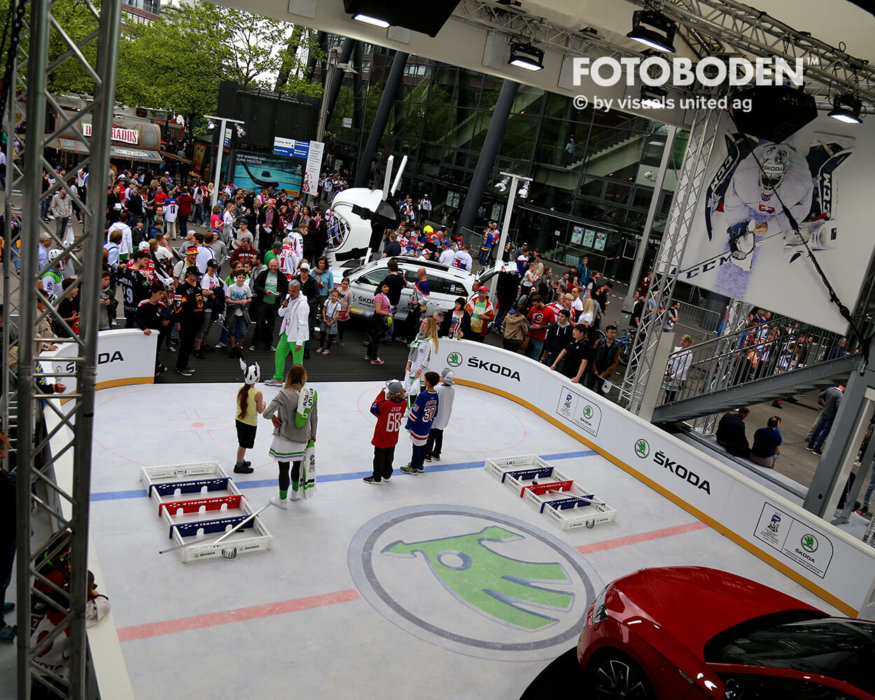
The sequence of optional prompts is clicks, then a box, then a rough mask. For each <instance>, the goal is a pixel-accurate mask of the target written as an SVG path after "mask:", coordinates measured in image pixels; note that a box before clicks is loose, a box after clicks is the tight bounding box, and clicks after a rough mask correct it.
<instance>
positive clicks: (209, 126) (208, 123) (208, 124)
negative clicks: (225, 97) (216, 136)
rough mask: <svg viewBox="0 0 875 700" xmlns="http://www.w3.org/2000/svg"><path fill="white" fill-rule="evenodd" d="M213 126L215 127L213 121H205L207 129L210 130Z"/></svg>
mask: <svg viewBox="0 0 875 700" xmlns="http://www.w3.org/2000/svg"><path fill="white" fill-rule="evenodd" d="M215 128H216V125H215V123H213V122H212V121H207V131H212V130H213V129H215Z"/></svg>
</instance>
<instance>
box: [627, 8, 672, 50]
mask: <svg viewBox="0 0 875 700" xmlns="http://www.w3.org/2000/svg"><path fill="white" fill-rule="evenodd" d="M677 30H678V26H677V24H675V23H674V22H673V21H672V20H670V19H669V18H668V17H666V16H665V15H664V14H662V13H661V12H656V11H654V10H636V11H635V12H633V13H632V31H631V32H629V33H628V34H627V35H626V36H627V37H628V38H629V39H635V41H639V42H641V43H642V44H645V45H646V46H649V47H650V48H652V49H656V50H657V51H664V52H666V53H674V44H672V41H674V35H675V33H676V32H677Z"/></svg>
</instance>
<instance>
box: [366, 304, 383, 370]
mask: <svg viewBox="0 0 875 700" xmlns="http://www.w3.org/2000/svg"><path fill="white" fill-rule="evenodd" d="M382 318H383V317H382V316H377V315H376V314H374V316H373V317H372V318H371V325H370V326H369V327H368V359H371V360H376V359H377V350H378V349H379V347H380V338H382V337H383V335H384V334H385V333H386V325H385V324H384V323H383V320H382Z"/></svg>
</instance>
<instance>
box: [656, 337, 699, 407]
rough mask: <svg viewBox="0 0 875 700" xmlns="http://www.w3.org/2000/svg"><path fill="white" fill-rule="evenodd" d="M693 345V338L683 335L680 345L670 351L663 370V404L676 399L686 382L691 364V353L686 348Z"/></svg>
mask: <svg viewBox="0 0 875 700" xmlns="http://www.w3.org/2000/svg"><path fill="white" fill-rule="evenodd" d="M692 344H693V337H692V336H690V335H685V336H684V337H683V338H681V344H680V345H679V346H678V347H676V348H675V349H674V351H672V354H671V356H670V357H669V358H668V364H667V365H666V368H665V376H664V377H663V382H662V388H663V389H665V403H671V402H672V401H674V400H675V398H677V395H678V391H680V389H681V387H682V386H683V385H684V382H686V381H687V373H688V372H689V371H690V367H691V366H692V364H693V351H692V350H689V349H688V348H689V347H690V345H692Z"/></svg>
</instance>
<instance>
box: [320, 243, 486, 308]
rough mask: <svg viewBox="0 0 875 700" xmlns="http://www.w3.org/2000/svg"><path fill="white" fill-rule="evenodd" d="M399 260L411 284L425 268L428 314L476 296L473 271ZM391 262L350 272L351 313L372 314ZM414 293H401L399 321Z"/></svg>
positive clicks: (410, 289)
mask: <svg viewBox="0 0 875 700" xmlns="http://www.w3.org/2000/svg"><path fill="white" fill-rule="evenodd" d="M396 260H397V261H398V269H399V270H400V271H401V272H403V273H404V279H406V280H407V281H408V282H410V283H413V282H415V281H416V279H417V276H416V271H417V270H418V269H419V268H420V267H424V268H425V270H426V273H425V274H426V278H427V279H428V283H429V287H430V288H431V295H430V296H429V300H428V311H427V314H433V313H434V312H435V311H449V310H450V309H452V308H453V303H454V302H455V301H456V299H458V298H459V297H462V298H464V299H465V300H466V301H467V300H468V299H469V298H470V297H471V295H472V294H473V288H474V283H475V282H476V281H477V280H476V278H475V277H474V275H472V274H471V273H470V272H466V271H465V270H459V269H457V268H455V267H448V266H447V265H441V264H440V263H436V262H431V261H428V260H417V259H416V258H408V257H403V256H401V257H398V258H396ZM388 261H389V258H382V259H380V260H375V261H373V262H369V263H367V264H366V265H363V266H362V267H359V268H356V269H355V270H353V271H352V272H351V273H349V288H350V291H352V306H351V307H350V313H351V314H353V315H355V316H361V317H369V316H372V315H373V313H374V297H375V296H376V294H377V287H378V285H379V284H380V283H381V282H382V281H383V280H384V279H386V277H387V276H388V274H389V269H388V268H387V267H386V264H387V263H388ZM335 280H340V276H335ZM411 293H412V287H406V288H405V289H403V290H402V291H401V301H400V302H399V303H398V312H397V313H396V314H395V319H396V320H398V321H403V320H404V319H405V318H407V312H408V311H409V309H410V295H411Z"/></svg>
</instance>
